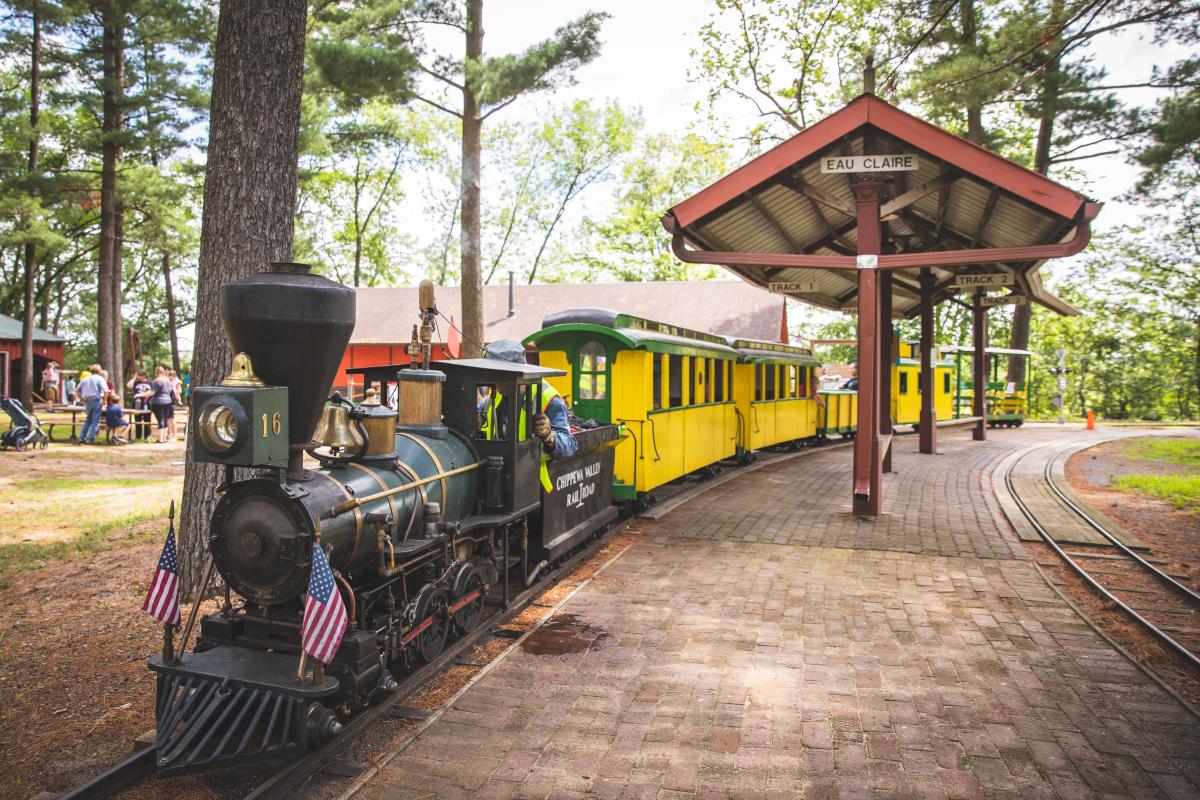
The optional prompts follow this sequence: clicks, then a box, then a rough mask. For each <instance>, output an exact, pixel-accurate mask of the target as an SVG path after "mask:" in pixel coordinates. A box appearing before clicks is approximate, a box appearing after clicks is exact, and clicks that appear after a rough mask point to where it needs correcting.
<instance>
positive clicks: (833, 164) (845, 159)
mask: <svg viewBox="0 0 1200 800" xmlns="http://www.w3.org/2000/svg"><path fill="white" fill-rule="evenodd" d="M920 165H921V164H920V161H918V159H917V156H916V154H914V153H896V154H892V155H878V156H828V157H826V158H822V159H821V172H822V173H823V174H829V173H837V172H911V171H912V170H915V169H917V168H918V167H920Z"/></svg>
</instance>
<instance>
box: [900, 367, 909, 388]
mask: <svg viewBox="0 0 1200 800" xmlns="http://www.w3.org/2000/svg"><path fill="white" fill-rule="evenodd" d="M900 394H908V370H906V369H902V370H900Z"/></svg>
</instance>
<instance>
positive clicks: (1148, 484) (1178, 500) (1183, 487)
mask: <svg viewBox="0 0 1200 800" xmlns="http://www.w3.org/2000/svg"><path fill="white" fill-rule="evenodd" d="M1113 484H1114V485H1116V486H1117V487H1118V488H1120V489H1125V490H1126V491H1132V492H1139V493H1141V494H1148V495H1151V496H1153V497H1159V498H1162V499H1163V500H1166V501H1167V502H1168V503H1170V504H1171V505H1173V506H1175V508H1191V509H1192V510H1193V512H1194V511H1195V510H1197V509H1200V475H1117V476H1116V477H1114V478H1113Z"/></svg>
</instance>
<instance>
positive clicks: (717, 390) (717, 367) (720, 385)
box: [711, 358, 725, 403]
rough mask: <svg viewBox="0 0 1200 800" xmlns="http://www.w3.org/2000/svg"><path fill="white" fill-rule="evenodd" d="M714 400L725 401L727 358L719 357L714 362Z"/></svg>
mask: <svg viewBox="0 0 1200 800" xmlns="http://www.w3.org/2000/svg"><path fill="white" fill-rule="evenodd" d="M711 383H712V387H713V400H714V401H715V402H717V403H724V402H725V360H724V359H722V358H718V359H717V360H716V361H714V362H713V373H712V381H711Z"/></svg>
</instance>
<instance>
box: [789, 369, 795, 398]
mask: <svg viewBox="0 0 1200 800" xmlns="http://www.w3.org/2000/svg"><path fill="white" fill-rule="evenodd" d="M787 377H788V389H787V396H788V397H795V396H796V365H795V364H788V365H787Z"/></svg>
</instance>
